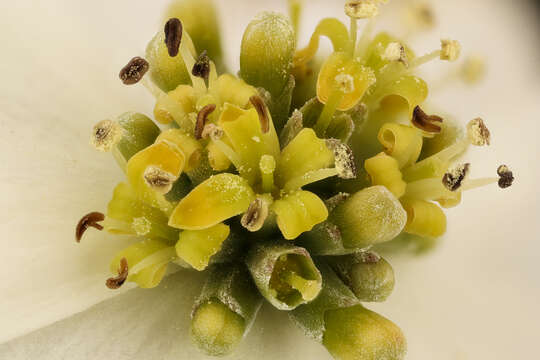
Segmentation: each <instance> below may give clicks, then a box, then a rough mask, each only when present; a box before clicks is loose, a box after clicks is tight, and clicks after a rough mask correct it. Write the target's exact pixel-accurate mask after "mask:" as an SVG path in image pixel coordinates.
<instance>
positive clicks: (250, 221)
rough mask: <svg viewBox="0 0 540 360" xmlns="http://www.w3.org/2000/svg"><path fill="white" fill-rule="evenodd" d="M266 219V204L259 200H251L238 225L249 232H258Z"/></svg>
mask: <svg viewBox="0 0 540 360" xmlns="http://www.w3.org/2000/svg"><path fill="white" fill-rule="evenodd" d="M267 217H268V204H267V203H266V201H263V200H262V199H260V198H257V199H255V200H253V202H252V203H251V204H250V205H249V208H248V210H247V211H246V213H245V214H244V215H243V216H242V219H241V220H240V223H241V224H242V226H243V227H245V228H246V229H247V230H249V231H251V232H255V231H259V230H260V229H261V228H262V227H263V225H264V222H265V221H266V218H267Z"/></svg>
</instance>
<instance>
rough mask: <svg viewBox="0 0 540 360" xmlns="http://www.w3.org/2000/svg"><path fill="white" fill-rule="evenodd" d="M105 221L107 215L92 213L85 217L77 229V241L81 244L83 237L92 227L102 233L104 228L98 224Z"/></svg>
mask: <svg viewBox="0 0 540 360" xmlns="http://www.w3.org/2000/svg"><path fill="white" fill-rule="evenodd" d="M103 220H105V215H104V214H102V213H100V212H91V213H90V214H86V215H84V216H83V217H82V219H81V220H79V223H78V224H77V227H76V228H75V239H76V240H77V242H81V239H82V236H83V235H84V233H85V232H86V230H87V229H88V227H90V226H91V227H93V228H96V229H98V230H100V231H101V230H103V226H101V225H100V224H98V222H100V221H103Z"/></svg>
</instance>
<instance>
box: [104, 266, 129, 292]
mask: <svg viewBox="0 0 540 360" xmlns="http://www.w3.org/2000/svg"><path fill="white" fill-rule="evenodd" d="M128 275H129V267H128V262H127V259H126V258H122V259H121V260H120V267H119V268H118V276H115V277H112V278H109V279H107V282H106V283H105V284H106V285H107V287H108V288H109V289H112V290H116V289H119V288H120V287H121V286H122V285H124V283H125V282H126V280H127V277H128Z"/></svg>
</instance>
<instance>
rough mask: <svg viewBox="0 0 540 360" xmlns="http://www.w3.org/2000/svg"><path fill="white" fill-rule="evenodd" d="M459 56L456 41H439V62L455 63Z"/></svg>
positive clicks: (459, 50) (458, 45)
mask: <svg viewBox="0 0 540 360" xmlns="http://www.w3.org/2000/svg"><path fill="white" fill-rule="evenodd" d="M460 54H461V45H460V44H459V42H458V41H456V40H450V39H442V40H441V60H447V61H456V60H457V59H458V58H459V55H460Z"/></svg>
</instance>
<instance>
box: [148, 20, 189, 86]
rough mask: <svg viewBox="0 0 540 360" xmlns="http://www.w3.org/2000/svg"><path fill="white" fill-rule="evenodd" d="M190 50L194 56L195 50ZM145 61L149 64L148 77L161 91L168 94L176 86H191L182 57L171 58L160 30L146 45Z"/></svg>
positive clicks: (162, 32)
mask: <svg viewBox="0 0 540 360" xmlns="http://www.w3.org/2000/svg"><path fill="white" fill-rule="evenodd" d="M183 38H185V36H184V37H183ZM182 41H184V40H182ZM189 44H191V43H189ZM189 44H188V45H189ZM190 50H191V52H192V54H193V55H194V56H195V49H194V48H192V49H190ZM146 60H147V61H148V63H149V64H150V71H149V72H150V77H151V78H152V80H153V81H154V83H155V84H156V85H157V86H158V87H159V88H160V89H161V90H163V91H165V92H169V91H172V90H174V89H176V87H177V86H178V85H181V84H191V80H190V76H189V73H188V69H187V68H186V65H185V63H184V60H183V59H182V56H180V55H177V56H175V57H171V56H170V55H169V52H168V50H167V45H166V44H165V32H164V31H163V30H160V31H159V32H158V33H157V34H156V36H154V38H153V39H152V40H151V41H150V43H148V46H147V47H146ZM189 71H191V69H189Z"/></svg>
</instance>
